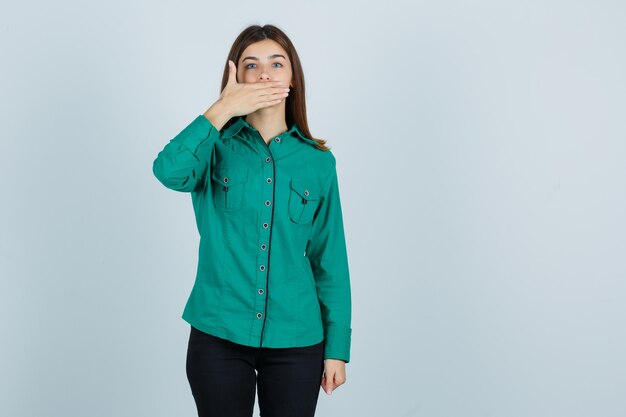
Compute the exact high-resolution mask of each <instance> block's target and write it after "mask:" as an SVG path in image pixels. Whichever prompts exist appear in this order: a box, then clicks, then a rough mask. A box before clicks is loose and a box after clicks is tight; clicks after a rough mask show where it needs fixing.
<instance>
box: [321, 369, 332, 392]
mask: <svg viewBox="0 0 626 417" xmlns="http://www.w3.org/2000/svg"><path fill="white" fill-rule="evenodd" d="M322 385H323V387H324V391H326V394H328V395H330V394H331V393H332V392H333V375H328V374H325V375H324V381H323V382H322Z"/></svg>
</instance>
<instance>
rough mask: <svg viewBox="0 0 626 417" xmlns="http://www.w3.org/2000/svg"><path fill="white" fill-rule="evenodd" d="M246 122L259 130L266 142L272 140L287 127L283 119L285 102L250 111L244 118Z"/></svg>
mask: <svg viewBox="0 0 626 417" xmlns="http://www.w3.org/2000/svg"><path fill="white" fill-rule="evenodd" d="M245 120H246V122H248V124H249V125H250V126H252V127H253V128H255V129H256V130H258V131H259V133H260V134H261V136H262V137H263V139H265V141H266V142H268V141H270V140H272V138H273V137H274V136H277V135H279V134H281V133H283V132H285V131H286V130H287V129H288V126H287V122H286V121H285V102H284V101H283V102H282V103H280V104H279V105H276V106H269V107H264V108H261V109H258V110H256V111H255V112H253V113H250V114H248V115H247V116H246V118H245Z"/></svg>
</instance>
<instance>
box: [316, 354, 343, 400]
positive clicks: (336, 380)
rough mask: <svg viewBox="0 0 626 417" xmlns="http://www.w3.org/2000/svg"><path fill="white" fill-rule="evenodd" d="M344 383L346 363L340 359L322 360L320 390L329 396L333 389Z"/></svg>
mask: <svg viewBox="0 0 626 417" xmlns="http://www.w3.org/2000/svg"><path fill="white" fill-rule="evenodd" d="M345 382H346V363H345V362H344V361H342V360H341V359H325V360H324V376H323V377H322V388H323V389H324V391H326V394H328V395H330V394H331V393H332V392H333V390H334V389H335V388H337V387H338V386H340V385H342V384H343V383H345Z"/></svg>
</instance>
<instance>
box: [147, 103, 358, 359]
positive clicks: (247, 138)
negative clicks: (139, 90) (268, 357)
mask: <svg viewBox="0 0 626 417" xmlns="http://www.w3.org/2000/svg"><path fill="white" fill-rule="evenodd" d="M315 144H316V142H315V141H314V140H312V139H309V138H307V137H305V136H304V134H303V133H302V132H301V131H300V129H299V128H298V126H297V125H296V123H293V124H292V126H291V128H290V129H289V130H288V131H286V132H283V133H281V134H280V135H278V136H276V137H274V138H272V141H271V142H270V143H269V145H268V144H266V143H265V141H264V140H263V138H262V137H261V135H260V133H259V132H258V131H257V130H256V129H255V128H254V127H252V126H251V125H250V124H248V123H247V122H246V121H245V117H244V116H236V117H234V118H233V119H231V120H229V123H227V124H226V125H225V126H224V127H223V128H222V130H221V131H219V130H217V129H216V128H215V126H213V124H212V123H211V122H210V121H209V120H208V119H207V118H206V117H204V115H199V116H198V117H196V118H195V119H194V120H193V121H192V122H191V123H190V124H189V125H188V126H187V127H185V128H184V129H183V130H182V131H181V132H180V133H179V134H178V135H176V136H175V137H174V138H173V139H171V140H170V141H169V143H167V144H166V145H165V147H164V148H163V149H162V150H161V151H160V152H159V154H158V155H157V157H156V159H155V160H154V163H153V173H154V175H155V176H156V178H157V179H158V180H159V181H160V182H161V183H162V184H163V185H164V186H166V187H167V188H169V189H172V190H175V191H181V192H189V193H191V200H192V205H193V209H194V213H195V219H196V224H197V227H198V232H199V234H200V245H199V246H200V247H199V252H198V268H197V273H196V278H195V283H194V285H193V288H192V290H191V294H190V295H189V299H188V301H187V304H186V306H185V308H184V311H183V314H182V318H183V319H184V320H185V321H186V322H188V323H189V324H191V325H192V326H194V327H196V328H197V329H199V330H201V331H203V332H206V333H209V334H212V335H214V336H217V337H221V338H224V339H228V340H230V341H232V342H235V343H239V344H243V345H247V346H256V347H268V348H286V347H297V346H310V345H313V344H316V343H319V342H321V341H322V340H324V359H341V360H343V361H345V362H349V361H350V340H351V333H352V329H351V327H350V321H351V296H350V278H349V271H348V257H347V251H346V242H345V236H344V228H343V220H342V211H341V202H340V198H339V186H338V182H337V171H336V165H335V157H334V155H333V154H332V153H331V151H322V150H320V149H318V148H316V147H315Z"/></svg>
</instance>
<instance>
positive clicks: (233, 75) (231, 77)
mask: <svg viewBox="0 0 626 417" xmlns="http://www.w3.org/2000/svg"><path fill="white" fill-rule="evenodd" d="M227 84H237V66H236V65H235V63H234V62H233V61H232V60H230V59H229V60H228V82H227Z"/></svg>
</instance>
